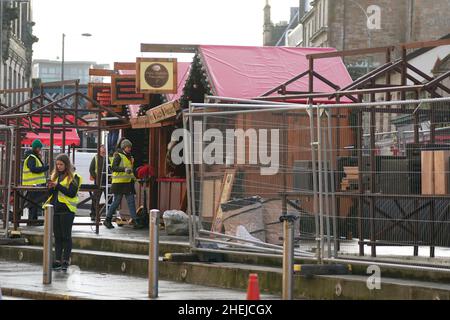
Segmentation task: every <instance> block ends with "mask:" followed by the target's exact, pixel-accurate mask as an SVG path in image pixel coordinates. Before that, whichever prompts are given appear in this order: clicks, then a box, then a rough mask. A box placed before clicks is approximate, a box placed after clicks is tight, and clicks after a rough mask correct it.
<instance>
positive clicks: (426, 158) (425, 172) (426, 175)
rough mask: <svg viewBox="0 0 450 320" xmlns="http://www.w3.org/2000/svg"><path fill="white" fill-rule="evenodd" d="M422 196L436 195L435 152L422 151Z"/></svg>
mask: <svg viewBox="0 0 450 320" xmlns="http://www.w3.org/2000/svg"><path fill="white" fill-rule="evenodd" d="M421 158H422V170H421V171H422V194H434V151H422V152H421Z"/></svg>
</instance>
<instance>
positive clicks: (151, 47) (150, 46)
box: [141, 43, 198, 53]
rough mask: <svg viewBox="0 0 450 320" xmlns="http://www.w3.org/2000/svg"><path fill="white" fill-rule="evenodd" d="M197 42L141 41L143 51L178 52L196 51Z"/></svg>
mask: <svg viewBox="0 0 450 320" xmlns="http://www.w3.org/2000/svg"><path fill="white" fill-rule="evenodd" d="M197 49H198V45H196V44H156V43H141V52H167V53H169V52H176V53H196V52H197Z"/></svg>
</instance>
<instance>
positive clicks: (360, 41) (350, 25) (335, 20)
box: [265, 0, 450, 78]
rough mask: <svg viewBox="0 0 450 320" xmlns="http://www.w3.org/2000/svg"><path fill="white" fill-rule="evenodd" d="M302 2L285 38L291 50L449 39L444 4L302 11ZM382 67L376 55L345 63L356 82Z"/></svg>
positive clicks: (437, 0) (331, 5)
mask: <svg viewBox="0 0 450 320" xmlns="http://www.w3.org/2000/svg"><path fill="white" fill-rule="evenodd" d="M307 2H308V1H307V0H299V11H300V15H299V19H298V22H297V26H294V27H292V32H290V34H292V35H293V36H294V35H295V37H296V41H295V43H296V45H297V46H302V47H333V48H336V49H337V50H351V49H359V48H367V47H381V46H388V45H396V44H399V43H403V42H413V41H426V40H435V39H439V38H441V37H443V36H445V35H446V34H448V33H450V19H449V18H448V14H449V10H450V0H433V1H429V0H395V1H392V0H314V1H309V10H306V8H307ZM265 10H267V6H266V9H265ZM269 16H270V13H269ZM299 33H301V36H300V37H299V36H298V34H299ZM288 42H289V41H288ZM267 45H269V44H267ZM396 54H399V53H396ZM394 58H395V56H394ZM384 61H385V57H384V55H383V54H381V55H374V56H371V57H351V58H346V61H345V62H346V64H347V66H348V67H349V69H350V73H351V74H352V76H353V77H355V78H356V77H358V76H360V75H361V74H363V73H365V72H367V70H368V69H372V68H375V67H377V66H379V65H380V64H382V63H384Z"/></svg>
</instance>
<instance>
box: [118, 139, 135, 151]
mask: <svg viewBox="0 0 450 320" xmlns="http://www.w3.org/2000/svg"><path fill="white" fill-rule="evenodd" d="M132 146H133V144H132V143H131V141H130V140H128V139H125V140H123V141H122V142H121V143H120V148H121V149H125V148H126V147H132Z"/></svg>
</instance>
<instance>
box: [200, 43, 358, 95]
mask: <svg viewBox="0 0 450 320" xmlns="http://www.w3.org/2000/svg"><path fill="white" fill-rule="evenodd" d="M332 51H336V50H335V49H333V48H286V47H250V46H212V45H211V46H210V45H202V46H200V47H199V53H200V57H201V60H202V62H203V65H204V67H205V69H206V72H207V77H208V80H209V82H210V84H211V86H212V88H213V90H214V94H215V95H218V96H223V97H233V98H245V99H249V98H255V97H259V96H261V95H262V94H264V93H265V92H268V91H269V90H271V89H273V88H275V87H277V86H278V85H281V84H282V83H284V82H286V81H288V80H290V79H292V78H293V77H295V76H298V75H300V74H302V73H303V72H305V71H307V70H308V69H309V61H308V59H307V58H306V56H307V55H308V54H313V53H324V52H332ZM314 71H315V72H317V73H318V74H320V75H321V76H322V77H324V78H326V79H327V80H329V81H331V82H333V83H334V84H336V85H338V86H339V87H340V88H343V87H345V86H347V85H349V84H350V83H352V78H351V77H350V74H349V73H348V71H347V69H346V67H345V65H344V63H343V61H342V59H341V58H340V57H337V58H326V59H318V60H315V61H314ZM287 89H288V90H290V91H300V92H308V76H305V77H303V78H301V79H299V80H297V81H295V82H293V83H292V84H290V85H288V87H287ZM334 91H335V89H333V88H332V87H331V86H329V85H328V84H326V83H324V82H323V81H321V80H319V79H317V78H314V92H334Z"/></svg>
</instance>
